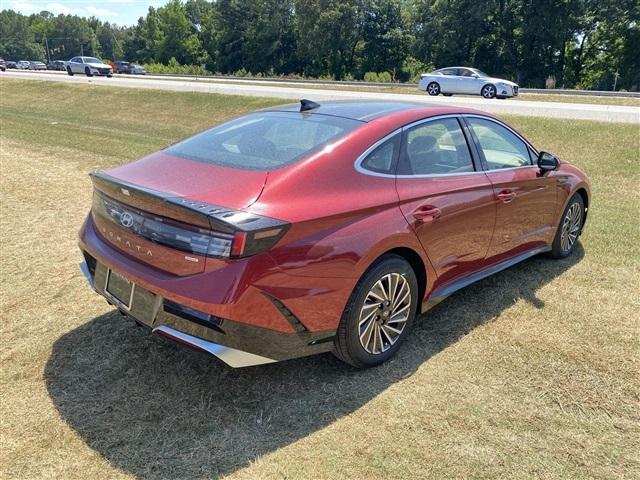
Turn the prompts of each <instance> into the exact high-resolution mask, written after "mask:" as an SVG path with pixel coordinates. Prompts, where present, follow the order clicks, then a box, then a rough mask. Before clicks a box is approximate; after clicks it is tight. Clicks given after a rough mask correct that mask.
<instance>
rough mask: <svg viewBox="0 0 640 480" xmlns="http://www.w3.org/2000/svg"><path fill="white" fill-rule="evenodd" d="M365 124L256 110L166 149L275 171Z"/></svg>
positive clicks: (190, 156) (179, 154)
mask: <svg viewBox="0 0 640 480" xmlns="http://www.w3.org/2000/svg"><path fill="white" fill-rule="evenodd" d="M361 125H363V123H362V122H360V121H358V120H352V119H348V118H343V117H336V116H330V115H310V114H303V113H297V112H258V113H253V114H249V115H246V116H244V117H240V118H237V119H235V120H232V121H230V122H226V123H223V124H222V125H219V126H217V127H214V128H212V129H210V130H206V131H204V132H202V133H200V134H198V135H195V136H193V137H191V138H188V139H186V140H183V141H182V142H179V143H176V144H175V145H173V146H171V147H169V148H167V149H166V150H165V151H166V152H167V153H169V154H171V155H175V156H177V157H182V158H187V159H189V160H195V161H198V162H204V163H212V164H218V165H223V166H227V167H233V168H244V169H252V170H274V169H276V168H280V167H283V166H285V165H289V164H291V163H294V162H296V161H298V160H301V159H302V158H304V157H306V156H308V155H310V154H311V153H313V152H317V151H319V150H320V149H321V148H323V147H324V146H326V145H328V144H329V143H331V142H332V141H335V140H337V139H338V138H340V137H342V136H344V135H346V134H347V133H348V132H350V131H352V130H354V129H356V128H357V127H359V126H361Z"/></svg>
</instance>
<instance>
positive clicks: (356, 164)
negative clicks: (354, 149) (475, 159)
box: [354, 113, 484, 178]
mask: <svg viewBox="0 0 640 480" xmlns="http://www.w3.org/2000/svg"><path fill="white" fill-rule="evenodd" d="M459 117H460V114H457V113H448V114H445V115H437V116H434V117H429V118H422V119H420V120H416V121H414V122H411V123H408V124H407V125H404V126H402V127H400V128H398V129H396V130H394V131H393V132H391V133H390V134H388V135H386V136H385V137H383V138H381V139H380V140H378V141H377V142H376V143H374V144H373V145H371V146H370V147H369V148H367V149H366V150H365V151H364V152H363V153H362V154H361V155H360V156H359V157H358V158H357V159H356V161H355V162H354V167H355V169H356V171H358V172H360V173H362V174H364V175H371V176H373V177H383V178H430V177H435V178H439V177H455V176H461V175H477V174H480V173H484V170H473V171H472V172H457V173H431V174H425V175H397V174H393V173H380V172H374V171H372V170H368V169H366V168H364V167H363V166H362V162H364V160H365V159H366V158H367V156H368V155H369V154H370V153H372V152H373V151H374V150H375V149H376V148H378V147H379V146H380V145H382V144H383V143H384V142H386V141H387V140H390V139H391V138H392V137H393V136H394V135H397V134H399V133H402V132H404V131H406V130H409V129H411V128H413V127H417V126H418V125H422V124H423V123H428V122H433V121H435V120H442V119H443V118H456V119H457V118H459ZM465 141H466V139H465ZM467 148H469V147H468V146H467ZM469 153H470V154H471V152H469Z"/></svg>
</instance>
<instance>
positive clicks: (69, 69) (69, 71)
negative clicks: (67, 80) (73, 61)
mask: <svg viewBox="0 0 640 480" xmlns="http://www.w3.org/2000/svg"><path fill="white" fill-rule="evenodd" d="M67 75H69V76H70V77H73V71H71V67H67Z"/></svg>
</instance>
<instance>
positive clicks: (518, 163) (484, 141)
mask: <svg viewBox="0 0 640 480" xmlns="http://www.w3.org/2000/svg"><path fill="white" fill-rule="evenodd" d="M467 122H468V123H469V126H470V127H471V130H473V133H474V134H475V136H476V138H477V139H478V144H479V146H480V150H481V152H482V154H483V155H484V159H485V162H486V163H487V168H488V169H489V170H498V169H501V168H516V167H526V166H529V165H531V157H530V156H529V148H528V147H527V145H526V144H525V143H524V142H523V141H522V140H521V139H520V138H519V137H518V136H517V135H516V134H514V133H513V132H512V131H511V130H509V129H507V128H505V127H503V126H502V125H499V124H497V123H496V122H493V121H491V120H486V119H483V118H477V117H468V118H467Z"/></svg>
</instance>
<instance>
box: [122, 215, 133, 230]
mask: <svg viewBox="0 0 640 480" xmlns="http://www.w3.org/2000/svg"><path fill="white" fill-rule="evenodd" d="M120 224H121V225H122V226H123V227H125V228H130V227H131V226H133V215H131V214H130V213H129V212H123V213H121V214H120Z"/></svg>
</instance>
